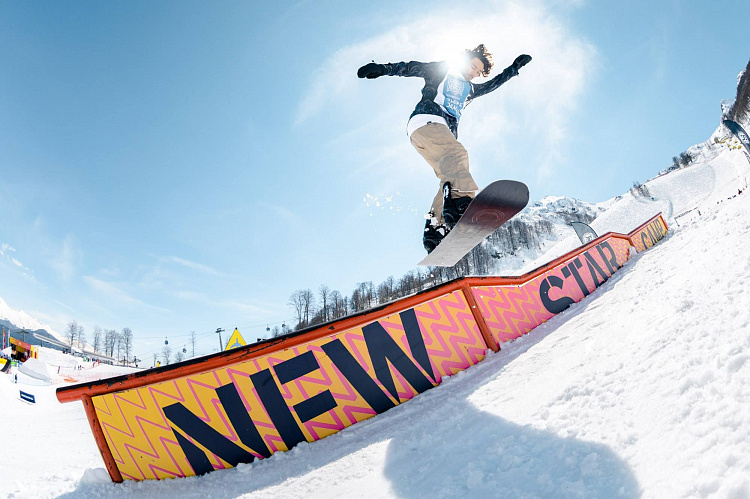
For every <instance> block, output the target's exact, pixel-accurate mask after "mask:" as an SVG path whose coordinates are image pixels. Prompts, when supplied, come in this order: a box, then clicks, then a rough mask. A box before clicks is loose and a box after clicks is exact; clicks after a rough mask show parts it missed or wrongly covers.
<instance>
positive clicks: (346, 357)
mask: <svg viewBox="0 0 750 499" xmlns="http://www.w3.org/2000/svg"><path fill="white" fill-rule="evenodd" d="M321 348H322V349H323V351H324V352H325V353H326V355H328V357H329V358H330V359H331V361H333V363H334V364H335V365H336V367H337V368H338V370H339V371H341V374H343V375H344V377H345V378H346V379H347V381H349V383H351V384H352V386H353V387H354V389H355V390H357V392H358V393H359V394H360V395H362V398H363V399H365V401H366V402H367V403H368V404H369V405H370V407H372V408H373V410H375V412H377V413H378V414H380V413H381V412H385V411H387V410H388V409H390V408H391V407H395V406H396V404H394V403H393V401H392V400H391V399H389V398H388V396H387V395H386V394H385V393H383V390H381V389H380V387H378V385H377V383H375V381H374V380H373V379H372V378H371V377H370V376H369V375H368V374H367V371H365V370H364V368H363V367H362V366H361V365H359V362H357V359H355V358H354V356H353V355H352V354H351V352H349V350H347V349H346V347H345V346H344V344H343V343H341V340H339V339H335V340H333V341H331V342H329V343H326V344H325V345H323V346H322V347H321Z"/></svg>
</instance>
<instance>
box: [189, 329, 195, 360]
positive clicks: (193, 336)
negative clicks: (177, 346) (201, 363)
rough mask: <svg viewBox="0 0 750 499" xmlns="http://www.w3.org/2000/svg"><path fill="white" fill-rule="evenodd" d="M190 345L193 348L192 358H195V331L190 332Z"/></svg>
mask: <svg viewBox="0 0 750 499" xmlns="http://www.w3.org/2000/svg"><path fill="white" fill-rule="evenodd" d="M190 345H191V346H192V347H193V350H192V352H193V354H192V355H191V357H195V331H190Z"/></svg>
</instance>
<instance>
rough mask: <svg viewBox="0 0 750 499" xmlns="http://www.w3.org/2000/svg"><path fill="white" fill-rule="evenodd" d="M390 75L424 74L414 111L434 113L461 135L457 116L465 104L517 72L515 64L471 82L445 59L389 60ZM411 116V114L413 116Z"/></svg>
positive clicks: (386, 66) (387, 72)
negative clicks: (482, 80) (431, 60)
mask: <svg viewBox="0 0 750 499" xmlns="http://www.w3.org/2000/svg"><path fill="white" fill-rule="evenodd" d="M384 66H385V69H386V73H385V74H386V75H388V76H417V77H420V78H424V88H422V100H420V101H419V103H417V106H416V107H415V108H414V112H412V113H411V116H414V115H415V114H434V115H436V116H441V117H442V118H443V119H445V121H446V122H447V123H448V127H449V128H450V129H451V132H453V135H454V136H455V137H456V138H458V120H459V119H460V118H461V111H462V110H463V108H464V107H465V106H466V105H467V104H468V103H469V102H471V101H472V99H475V98H476V97H479V96H482V95H484V94H488V93H490V92H492V91H493V90H495V89H497V88H498V87H499V86H500V85H502V84H503V83H505V82H506V81H508V80H509V79H511V78H512V77H514V76H516V75H517V74H518V70H517V69H516V68H514V67H513V65H510V66H508V67H507V68H505V69H504V70H503V72H502V73H500V74H499V75H497V76H495V77H494V78H492V79H491V80H489V81H486V82H484V83H477V84H475V83H471V82H468V81H466V80H465V79H464V78H463V77H461V76H460V75H456V74H452V73H450V72H449V70H448V63H447V62H445V61H443V62H418V61H410V62H393V63H391V62H389V63H388V64H384ZM411 116H410V118H411Z"/></svg>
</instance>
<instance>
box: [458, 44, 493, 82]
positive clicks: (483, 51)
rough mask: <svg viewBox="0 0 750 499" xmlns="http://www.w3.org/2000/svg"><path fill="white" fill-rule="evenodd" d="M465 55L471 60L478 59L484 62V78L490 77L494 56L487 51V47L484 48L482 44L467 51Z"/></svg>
mask: <svg viewBox="0 0 750 499" xmlns="http://www.w3.org/2000/svg"><path fill="white" fill-rule="evenodd" d="M464 53H465V54H466V55H467V56H468V57H469V60H471V59H473V58H474V57H476V58H477V59H479V60H480V61H482V64H484V71H482V76H489V75H490V71H492V66H493V64H494V63H493V62H492V54H490V53H489V52H488V51H487V47H485V46H484V43H480V44H479V45H477V46H476V48H473V49H466V50H465V51H464Z"/></svg>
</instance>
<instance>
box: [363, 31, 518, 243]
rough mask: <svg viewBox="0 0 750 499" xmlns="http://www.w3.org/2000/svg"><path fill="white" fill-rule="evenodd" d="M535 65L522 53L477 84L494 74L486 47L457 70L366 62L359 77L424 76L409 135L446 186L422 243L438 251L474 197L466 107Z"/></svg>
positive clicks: (441, 65)
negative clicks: (462, 126) (464, 130)
mask: <svg viewBox="0 0 750 499" xmlns="http://www.w3.org/2000/svg"><path fill="white" fill-rule="evenodd" d="M529 61H531V56H529V55H525V54H524V55H520V56H518V57H517V58H516V60H515V61H513V64H511V65H510V66H508V67H507V68H505V70H504V71H503V72H502V73H500V74H499V75H497V76H495V77H494V78H492V79H491V80H489V81H487V82H485V83H476V84H475V83H471V81H472V80H473V79H474V78H476V77H478V76H480V75H481V76H489V74H490V71H491V70H492V66H493V62H492V54H490V53H489V52H488V51H487V47H485V46H484V44H480V45H478V46H477V47H476V48H474V49H471V50H468V49H467V50H465V51H464V54H463V59H462V61H461V66H460V67H459V68H458V70H451V68H450V66H449V64H448V62H446V61H443V62H417V61H411V62H396V63H388V64H376V63H375V62H371V63H369V64H365V65H364V66H362V67H361V68H359V70H358V71H357V76H358V77H359V78H368V79H374V78H378V77H380V76H417V77H420V78H424V80H425V84H424V88H422V100H420V101H419V103H418V104H417V107H416V108H415V109H414V112H412V113H411V116H410V117H409V123H408V125H407V133H408V135H409V139H410V140H411V144H412V145H413V146H414V148H415V149H416V150H417V152H418V153H419V154H420V155H422V157H423V158H424V159H425V160H426V161H427V163H429V165H430V166H431V167H432V169H433V170H434V171H435V175H437V177H438V179H440V186H439V189H438V192H437V194H436V195H435V199H434V200H433V202H432V207H431V209H430V212H429V213H428V214H427V215H426V218H427V223H426V224H425V228H424V233H423V235H422V244H423V245H424V248H425V249H426V250H427V253H430V252H432V250H434V249H435V247H436V246H437V245H438V244H439V243H440V241H441V240H442V239H443V238H444V237H445V235H446V234H447V232H448V231H450V230H451V229H452V228H453V227H454V226H455V225H456V223H457V222H458V220H459V218H461V215H463V213H464V212H465V211H466V208H467V207H468V206H469V203H470V202H471V200H472V199H473V198H474V196H475V194H476V191H477V189H478V187H477V184H476V183H475V182H474V179H473V178H472V176H471V173H469V154H468V153H467V152H466V149H465V148H464V146H463V145H461V143H460V142H459V141H458V120H459V119H460V118H461V112H462V111H463V109H464V107H466V105H467V104H468V103H469V102H471V101H472V99H475V98H477V97H479V96H482V95H484V94H487V93H490V92H492V91H493V90H495V89H497V88H498V87H499V86H500V85H502V84H503V83H505V82H506V81H508V80H509V79H510V78H512V77H513V76H516V75H517V74H518V70H519V69H521V68H522V67H524V66H525V65H526V64H528V63H529Z"/></svg>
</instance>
